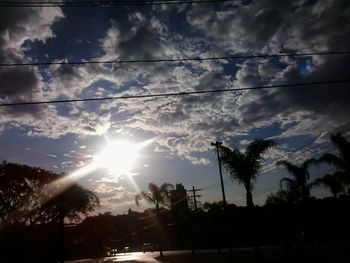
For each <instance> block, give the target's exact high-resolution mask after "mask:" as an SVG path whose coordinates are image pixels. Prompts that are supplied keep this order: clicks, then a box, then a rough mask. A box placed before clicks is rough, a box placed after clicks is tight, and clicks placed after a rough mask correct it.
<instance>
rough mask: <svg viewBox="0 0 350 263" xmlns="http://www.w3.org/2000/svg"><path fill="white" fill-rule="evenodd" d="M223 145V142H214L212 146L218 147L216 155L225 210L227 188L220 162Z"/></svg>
mask: <svg viewBox="0 0 350 263" xmlns="http://www.w3.org/2000/svg"><path fill="white" fill-rule="evenodd" d="M221 145H222V142H219V141H216V142H215V143H214V142H212V143H211V146H215V147H216V155H217V159H218V164H219V173H220V182H221V191H222V200H223V202H224V208H226V196H225V188H224V181H223V179H222V169H221V161H220V155H219V147H220V146H221Z"/></svg>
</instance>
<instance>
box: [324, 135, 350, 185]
mask: <svg viewBox="0 0 350 263" xmlns="http://www.w3.org/2000/svg"><path fill="white" fill-rule="evenodd" d="M331 142H332V144H333V145H334V146H335V147H336V148H337V150H338V153H339V156H337V155H335V154H332V153H326V154H324V155H323V156H322V157H321V158H320V159H319V160H318V162H325V163H328V164H330V165H332V166H334V167H335V168H336V169H337V171H336V172H335V173H334V174H333V175H334V176H336V177H339V180H340V181H342V183H343V184H344V185H347V186H349V185H350V142H348V141H347V140H346V139H345V138H344V137H343V136H342V135H341V134H340V133H337V134H333V135H332V136H331Z"/></svg>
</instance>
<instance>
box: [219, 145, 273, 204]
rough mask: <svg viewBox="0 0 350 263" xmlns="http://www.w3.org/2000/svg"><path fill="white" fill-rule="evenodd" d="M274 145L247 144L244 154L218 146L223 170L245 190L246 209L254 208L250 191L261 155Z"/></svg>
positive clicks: (259, 166) (236, 149)
mask: <svg viewBox="0 0 350 263" xmlns="http://www.w3.org/2000/svg"><path fill="white" fill-rule="evenodd" d="M274 145H275V143H274V141H272V140H262V139H258V140H254V141H252V142H251V143H249V144H248V146H247V148H246V150H245V151H244V152H242V151H241V150H240V149H238V148H236V147H234V148H233V149H230V148H229V147H226V146H222V145H221V146H219V151H220V160H221V162H222V163H223V166H224V169H225V170H226V171H227V172H228V173H229V175H230V176H231V177H232V179H234V180H236V181H238V183H240V184H243V185H244V187H245V189H246V199H247V206H248V207H253V206H254V203H253V197H252V190H253V185H254V181H255V180H256V178H257V176H258V175H259V172H260V168H261V165H262V162H263V161H264V158H263V155H264V153H265V152H266V151H267V150H268V149H269V148H270V147H272V146H274Z"/></svg>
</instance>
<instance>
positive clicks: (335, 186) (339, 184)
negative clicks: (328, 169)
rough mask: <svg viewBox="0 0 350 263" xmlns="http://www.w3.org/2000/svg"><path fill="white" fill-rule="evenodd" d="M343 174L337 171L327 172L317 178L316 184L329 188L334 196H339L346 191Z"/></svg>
mask: <svg viewBox="0 0 350 263" xmlns="http://www.w3.org/2000/svg"><path fill="white" fill-rule="evenodd" d="M341 176H342V175H341V174H339V173H337V172H334V173H333V174H325V175H324V176H323V177H321V178H318V179H316V181H315V184H316V185H321V186H323V187H325V188H329V190H330V191H331V193H332V195H333V196H334V198H337V197H338V194H340V193H342V192H344V191H345V186H344V182H343V180H342V179H341Z"/></svg>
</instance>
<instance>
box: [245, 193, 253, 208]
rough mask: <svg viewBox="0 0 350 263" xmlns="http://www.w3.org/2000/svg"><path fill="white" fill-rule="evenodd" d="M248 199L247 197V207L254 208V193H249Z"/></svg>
mask: <svg viewBox="0 0 350 263" xmlns="http://www.w3.org/2000/svg"><path fill="white" fill-rule="evenodd" d="M246 197H247V207H254V203H253V195H252V192H250V191H247V194H246Z"/></svg>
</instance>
